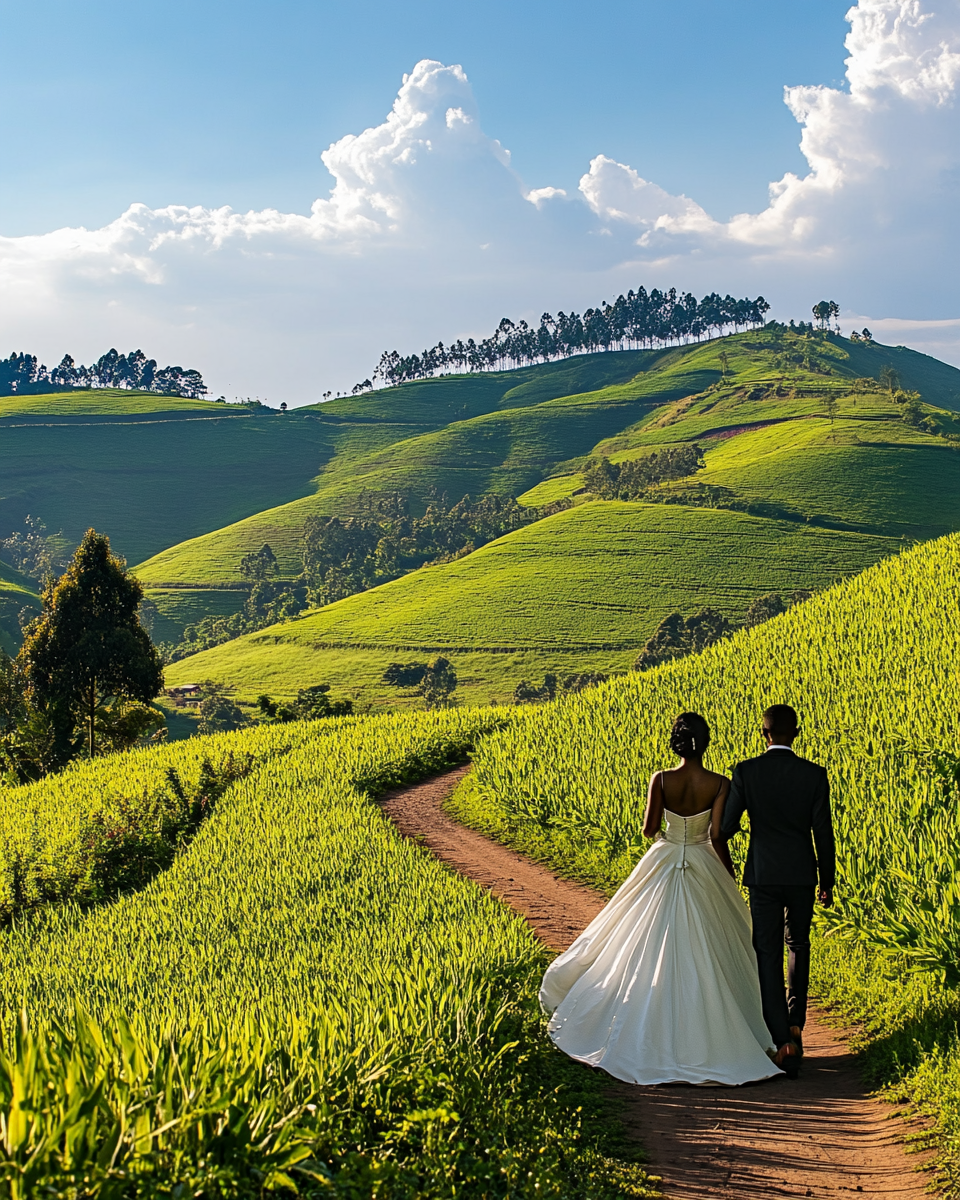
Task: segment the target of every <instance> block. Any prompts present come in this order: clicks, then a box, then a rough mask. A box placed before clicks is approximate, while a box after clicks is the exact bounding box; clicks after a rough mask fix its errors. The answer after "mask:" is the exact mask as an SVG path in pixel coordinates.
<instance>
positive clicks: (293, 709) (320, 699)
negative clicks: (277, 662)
mask: <svg viewBox="0 0 960 1200" xmlns="http://www.w3.org/2000/svg"><path fill="white" fill-rule="evenodd" d="M257 708H259V709H260V712H261V714H262V722H261V723H262V724H266V725H284V724H286V723H287V722H288V721H321V720H324V719H325V718H327V717H348V716H350V714H351V713H352V712H353V701H352V700H331V699H330V684H329V683H316V684H314V685H313V687H307V688H301V689H300V690H299V691H298V692H297V698H296V700H294V701H293V702H292V703H290V704H284V703H283V701H282V700H274V699H273V698H272V697H271V696H267V695H263V696H258V697H257Z"/></svg>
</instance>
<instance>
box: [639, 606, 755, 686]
mask: <svg viewBox="0 0 960 1200" xmlns="http://www.w3.org/2000/svg"><path fill="white" fill-rule="evenodd" d="M733 630H734V626H733V625H732V624H731V623H730V621H728V620H727V618H726V617H725V616H724V615H723V613H721V612H718V611H717V609H715V608H701V609H700V610H699V612H695V613H694V614H693V615H692V616H690V617H684V616H682V615H681V614H680V613H678V612H672V613H670V615H669V616H668V617H665V618H664V619H663V620H662V621H661V622H660V624H659V625H658V626H657V628H656V629H655V630H654V632H653V634H652V635H651V637H650V638H649V640H648V641H647V644H646V645H645V646H644V648H643V649H642V650H641V651H640V654H639V655H638V656H637V661H636V662H635V663H634V664H633V666H634V670H636V671H646V670H649V669H650V667H656V666H659V664H660V663H663V662H669V660H670V659H672V658H683V657H684V656H685V655H687V654H699V653H700V651H701V650H705V649H706V648H707V646H712V645H713V644H714V642H719V641H720V640H721V638H725V637H727V636H728V635H729V634H731V633H733Z"/></svg>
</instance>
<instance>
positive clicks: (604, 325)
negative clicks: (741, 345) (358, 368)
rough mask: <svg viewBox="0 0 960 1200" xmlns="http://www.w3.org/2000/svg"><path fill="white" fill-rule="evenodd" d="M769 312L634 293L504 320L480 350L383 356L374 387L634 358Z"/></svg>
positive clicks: (744, 304)
mask: <svg viewBox="0 0 960 1200" xmlns="http://www.w3.org/2000/svg"><path fill="white" fill-rule="evenodd" d="M769 309H770V305H769V304H768V303H767V302H766V300H764V298H763V297H762V296H758V297H757V298H756V299H755V300H747V299H744V300H735V299H734V298H733V296H720V295H718V294H717V293H716V292H712V293H711V294H710V295H709V296H704V297H703V299H702V300H698V299H697V298H696V296H692V295H691V294H690V293H689V292H687V293H685V294H683V295H680V294H679V293H678V292H677V289H676V288H670V290H669V291H666V292H661V291H659V290H658V289H657V288H654V289H653V290H652V291H651V292H648V291H647V290H646V288H642V287H641V288H638V289H637V290H636V291H635V292H634V291H630V292H628V293H627V294H626V295H625V296H622V295H621V296H618V297H617V299H616V301H615V302H614V303H613V304H608V303H607V302H606V300H604V301H603V302H602V304H601V305H600V307H599V308H588V309H587V311H586V312H585V313H584V314H583V316H580V315H579V313H575V312H571V313H563V312H561V313H558V315H557V316H556V317H554V316H551V314H550V313H544V314H543V316H542V317H541V318H540V324H539V325H538V326H537V327H535V328H534V327H532V326H530V325H528V324H527V322H526V321H519V322H517V323H514V322H513V321H511V320H510V319H509V317H504V318H503V319H502V320H501V322H500V324H499V325H498V326H497V329H496V332H495V333H493V334H491V336H490V337H488V338H484V339H483V340H482V341H480V342H476V341H474V339H473V338H470V339H469V340H468V341H466V342H464V341H462V340H461V341H457V342H455V343H454V344H453V345H452V346H444V344H443V342H438V343H437V345H436V346H434V347H433V348H432V349H429V350H424V351H423V353H422V354H411V355H407V356H406V357H403V356H401V355H400V354H399V353H398V351H396V350H393V351H389V352H388V351H384V353H383V354H382V355H381V356H380V362H379V363H378V364H377V369H376V370H375V371H374V373H373V382H376V381H377V380H382V381H383V382H384V383H387V384H398V383H403V382H404V381H406V380H410V379H428V378H430V376H432V375H437V374H442V373H444V372H449V371H457V372H460V371H503V370H507V369H508V368H510V367H522V366H526V365H527V364H528V363H539V362H549V361H550V360H552V359H558V358H569V357H570V356H571V355H574V354H590V353H594V352H596V351H598V350H636V349H640V348H644V347H647V348H652V347H654V346H666V345H671V344H673V343H680V342H690V341H700V340H701V339H702V338H704V337H713V336H716V335H717V334H722V333H723V332H724V330H726V329H734V330H739V329H753V328H756V327H757V326H759V325H762V324H763V323H764V320H765V319H766V314H767V312H768V311H769ZM368 386H372V385H371V381H370V380H364V382H363V383H362V384H357V386H356V388H354V391H355V392H357V391H362V390H365V389H366V388H367V387H368Z"/></svg>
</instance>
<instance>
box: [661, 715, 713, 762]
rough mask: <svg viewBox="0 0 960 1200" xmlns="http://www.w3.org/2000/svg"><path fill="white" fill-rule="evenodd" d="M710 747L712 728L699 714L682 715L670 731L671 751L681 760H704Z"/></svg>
mask: <svg viewBox="0 0 960 1200" xmlns="http://www.w3.org/2000/svg"><path fill="white" fill-rule="evenodd" d="M709 745H710V726H709V725H708V724H707V723H706V721H705V720H704V719H703V717H701V716H700V714H699V713H693V712H686V713H681V714H680V716H679V717H677V719H676V720H675V721H674V723H673V728H672V729H671V730H670V749H671V750H672V751H673V752H674V754H679V755H680V757H681V758H703V756H704V754H705V753H706V749H707V747H708V746H709Z"/></svg>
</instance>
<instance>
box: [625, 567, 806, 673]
mask: <svg viewBox="0 0 960 1200" xmlns="http://www.w3.org/2000/svg"><path fill="white" fill-rule="evenodd" d="M812 595H813V593H812V592H809V591H807V590H805V589H802V588H798V589H797V590H796V591H793V592H788V593H787V594H786V595H782V594H781V593H780V592H767V593H766V594H765V595H763V596H757V597H756V599H754V600H753V601H752V602H751V604H750V607H749V608H748V609H747V612H746V615H745V617H744V621H743V628H745V629H752V628H753V627H754V626H755V625H760V624H762V623H763V622H764V621H769V620H772V618H773V617H778V616H779V615H780V614H781V613H785V612H786V611H787V609H788V608H792V607H793V605H794V604H800V603H801V602H802V601H804V600H809V599H810V597H811V596H812ZM738 628H739V626H738V625H736V624H734V623H733V622H732V621H730V620H728V618H727V617H725V616H724V615H723V613H721V612H718V610H717V609H715V608H701V609H700V610H699V612H695V613H694V614H693V615H692V616H690V617H684V616H683V614H682V613H679V612H672V613H670V615H669V616H668V617H665V618H664V619H663V620H662V621H661V622H660V624H659V625H658V626H657V628H656V629H655V630H654V632H653V634H652V635H651V636H650V638H649V639H648V640H647V643H646V645H645V646H644V647H643V649H642V650H641V651H640V654H639V655H638V657H637V660H636V662H635V663H634V664H633V668H634V670H635V671H648V670H650V668H651V667H657V666H659V665H660V664H661V663H664V662H669V661H670V660H671V659H674V658H683V657H685V656H686V655H687V654H699V653H700V651H701V650H706V648H707V647H708V646H712V645H714V644H715V643H716V642H719V641H721V640H722V639H723V638H725V637H729V636H730V634H732V633H735V632H736V630H737V629H738Z"/></svg>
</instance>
